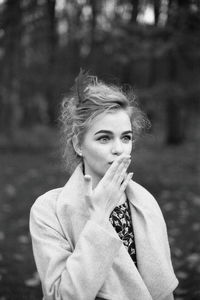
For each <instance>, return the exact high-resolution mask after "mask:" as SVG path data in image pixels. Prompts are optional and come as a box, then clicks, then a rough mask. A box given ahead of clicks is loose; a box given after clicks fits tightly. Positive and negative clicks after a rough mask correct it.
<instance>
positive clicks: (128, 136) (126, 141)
mask: <svg viewBox="0 0 200 300" xmlns="http://www.w3.org/2000/svg"><path fill="white" fill-rule="evenodd" d="M122 140H123V141H124V142H125V143H128V142H130V141H131V136H130V135H125V136H123V138H122Z"/></svg>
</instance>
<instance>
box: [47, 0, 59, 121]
mask: <svg viewBox="0 0 200 300" xmlns="http://www.w3.org/2000/svg"><path fill="white" fill-rule="evenodd" d="M46 4H47V20H48V22H47V51H48V54H47V55H48V65H47V78H48V82H47V86H46V97H47V102H48V115H49V120H50V124H52V125H53V124H54V122H55V120H56V118H57V106H56V94H55V84H54V80H55V77H56V76H55V73H56V72H55V63H56V49H57V32H56V14H55V6H56V0H47V2H46Z"/></svg>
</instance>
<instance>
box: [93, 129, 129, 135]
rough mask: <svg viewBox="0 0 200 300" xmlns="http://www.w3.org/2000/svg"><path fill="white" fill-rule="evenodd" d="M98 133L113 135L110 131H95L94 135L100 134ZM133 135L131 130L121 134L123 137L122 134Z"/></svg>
mask: <svg viewBox="0 0 200 300" xmlns="http://www.w3.org/2000/svg"><path fill="white" fill-rule="evenodd" d="M100 133H104V134H105V133H106V134H113V132H112V131H110V130H99V131H97V132H96V133H95V135H96V134H100ZM130 133H131V134H133V132H132V130H127V131H124V132H122V135H124V134H130Z"/></svg>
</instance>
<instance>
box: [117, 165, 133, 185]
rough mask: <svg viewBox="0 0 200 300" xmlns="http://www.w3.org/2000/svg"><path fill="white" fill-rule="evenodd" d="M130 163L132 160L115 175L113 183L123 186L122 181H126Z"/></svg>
mask: <svg viewBox="0 0 200 300" xmlns="http://www.w3.org/2000/svg"><path fill="white" fill-rule="evenodd" d="M130 162H131V160H130V159H128V160H126V161H125V162H124V165H122V167H121V168H119V169H118V171H117V172H116V173H115V176H114V177H113V182H115V183H116V184H117V185H121V183H122V181H123V180H124V178H125V175H126V172H127V169H128V166H129V165H130Z"/></svg>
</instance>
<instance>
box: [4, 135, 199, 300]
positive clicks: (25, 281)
mask: <svg viewBox="0 0 200 300" xmlns="http://www.w3.org/2000/svg"><path fill="white" fill-rule="evenodd" d="M54 142H55V140H54ZM55 144H56V143H55ZM197 151H198V149H197V141H195V140H192V141H191V140H190V141H187V142H186V143H185V144H184V145H180V146H165V145H164V143H163V141H162V138H161V137H160V136H159V135H156V134H150V135H149V136H148V137H146V139H145V142H144V141H142V142H139V143H138V145H137V146H136V149H135V151H134V156H133V163H132V165H131V168H130V169H132V170H133V171H134V177H135V180H136V181H137V182H139V183H140V184H142V185H144V186H145V187H146V188H147V189H149V190H150V191H151V193H152V194H153V195H154V196H155V197H156V199H157V201H158V203H159V205H160V206H161V209H162V211H163V214H164V216H165V219H166V222H167V226H168V234H169V240H170V245H171V251H172V259H173V264H174V267H175V271H176V274H177V277H178V279H179V281H180V284H179V287H178V288H177V290H176V292H175V298H176V300H199V299H200V195H199V191H198V175H199V171H198V163H199V161H198V152H197ZM0 166H1V177H0V206H1V209H0V300H39V299H41V298H42V292H41V287H40V282H39V278H38V275H37V272H36V268H35V264H34V261H33V255H32V248H31V240H30V235H29V228H28V220H29V211H30V207H31V205H32V204H33V202H34V200H35V199H36V198H37V197H38V196H39V195H40V194H42V193H44V192H46V191H47V190H49V189H52V188H55V187H59V186H62V185H63V184H64V183H65V182H66V180H67V178H68V175H67V173H66V172H65V170H64V169H63V168H62V166H61V159H60V154H59V153H58V151H57V150H56V149H55V148H51V149H48V150H47V149H38V150H37V151H33V150H31V149H30V150H29V151H27V149H26V150H25V149H21V150H20V151H19V149H18V151H17V149H15V150H14V151H10V150H6V149H4V151H1V152H0ZM138 300H139V299H138Z"/></svg>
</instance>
